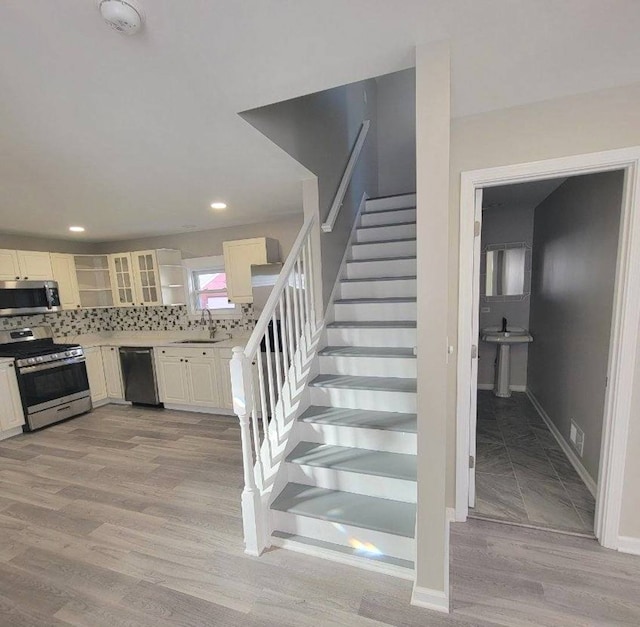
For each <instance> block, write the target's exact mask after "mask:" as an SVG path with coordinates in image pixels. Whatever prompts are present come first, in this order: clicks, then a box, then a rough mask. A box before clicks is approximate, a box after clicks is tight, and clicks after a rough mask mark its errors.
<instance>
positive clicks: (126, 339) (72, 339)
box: [56, 331, 250, 348]
mask: <svg viewBox="0 0 640 627" xmlns="http://www.w3.org/2000/svg"><path fill="white" fill-rule="evenodd" d="M224 335H227V334H223V333H221V334H220V336H221V337H224ZM249 337H250V335H249V334H243V335H236V336H233V337H231V338H230V339H225V340H221V341H220V342H215V343H213V344H208V343H207V344H202V343H194V344H192V343H188V342H183V340H189V339H202V340H203V339H208V336H207V335H206V334H204V335H203V334H202V333H193V332H191V333H188V332H179V331H178V332H126V331H121V332H113V333H97V334H91V335H70V336H66V337H64V338H57V339H56V341H57V342H63V343H65V344H67V343H76V342H77V343H78V344H80V346H82V347H83V348H93V347H95V346H149V347H152V348H154V347H156V346H171V347H174V348H175V347H181V346H182V347H184V348H192V347H194V346H197V347H199V348H202V347H205V348H233V347H234V346H245V345H246V343H247V342H248V341H249Z"/></svg>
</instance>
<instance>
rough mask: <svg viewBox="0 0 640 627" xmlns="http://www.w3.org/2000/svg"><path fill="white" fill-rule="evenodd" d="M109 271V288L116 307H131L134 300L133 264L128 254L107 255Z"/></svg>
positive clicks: (136, 300) (135, 300)
mask: <svg viewBox="0 0 640 627" xmlns="http://www.w3.org/2000/svg"><path fill="white" fill-rule="evenodd" d="M109 268H110V269H111V288H112V290H113V300H114V302H115V304H116V307H132V306H133V305H134V304H135V303H136V302H138V300H139V299H137V298H136V292H135V285H134V282H133V264H132V260H131V255H130V254H129V253H117V254H115V255H109Z"/></svg>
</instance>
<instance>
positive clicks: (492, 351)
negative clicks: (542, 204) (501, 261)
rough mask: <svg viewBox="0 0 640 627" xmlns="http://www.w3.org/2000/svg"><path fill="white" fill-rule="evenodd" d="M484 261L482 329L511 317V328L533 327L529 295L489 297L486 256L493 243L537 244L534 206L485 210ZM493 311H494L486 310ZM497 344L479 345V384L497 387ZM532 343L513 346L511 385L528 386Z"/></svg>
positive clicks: (528, 272)
mask: <svg viewBox="0 0 640 627" xmlns="http://www.w3.org/2000/svg"><path fill="white" fill-rule="evenodd" d="M481 241H482V250H483V252H482V258H481V266H480V321H479V328H480V330H482V329H484V328H485V327H492V326H501V325H502V318H503V317H505V318H507V321H508V324H509V326H516V327H523V328H525V329H528V328H529V303H530V299H529V296H521V297H520V296H489V297H487V296H486V295H485V280H486V273H485V268H486V253H485V252H484V249H485V247H486V246H488V245H490V244H511V243H515V242H524V243H525V244H527V245H528V246H529V248H531V246H532V245H533V207H530V206H525V207H519V206H517V205H516V206H504V207H496V208H490V209H485V210H483V212H482V235H481ZM526 264H527V265H526V267H525V292H528V291H529V289H530V282H531V251H530V250H528V251H527V254H526ZM483 309H484V310H486V309H489V310H490V311H484V312H483ZM496 346H497V345H496V344H489V343H487V342H482V341H481V342H480V343H479V344H478V357H479V359H478V384H479V385H489V384H491V385H493V383H494V381H495V360H496V350H497V349H496ZM528 350H529V345H528V344H514V345H513V346H512V347H511V385H512V386H519V387H524V386H526V385H527V356H528Z"/></svg>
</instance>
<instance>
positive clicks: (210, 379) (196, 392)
mask: <svg viewBox="0 0 640 627" xmlns="http://www.w3.org/2000/svg"><path fill="white" fill-rule="evenodd" d="M185 362H186V364H187V380H188V381H189V396H190V398H189V404H190V405H198V406H201V407H220V394H219V392H218V382H217V378H218V377H217V374H218V373H217V368H216V360H215V359H211V358H209V359H207V358H206V357H189V358H188V359H185Z"/></svg>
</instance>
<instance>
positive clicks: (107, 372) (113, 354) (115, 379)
mask: <svg viewBox="0 0 640 627" xmlns="http://www.w3.org/2000/svg"><path fill="white" fill-rule="evenodd" d="M102 366H103V369H104V379H105V387H106V390H107V397H108V398H110V399H117V400H124V386H123V385H122V369H121V367H120V351H119V350H118V348H117V347H116V346H103V347H102Z"/></svg>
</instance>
